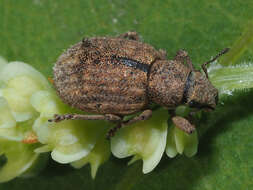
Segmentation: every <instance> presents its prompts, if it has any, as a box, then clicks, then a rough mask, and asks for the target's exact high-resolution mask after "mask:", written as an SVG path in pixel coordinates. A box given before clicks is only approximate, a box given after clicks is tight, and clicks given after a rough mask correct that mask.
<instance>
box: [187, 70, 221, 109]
mask: <svg viewBox="0 0 253 190" xmlns="http://www.w3.org/2000/svg"><path fill="white" fill-rule="evenodd" d="M185 101H186V102H185V103H186V104H188V105H189V106H190V107H194V108H199V109H202V108H207V109H214V108H215V107H216V105H217V103H218V90H217V89H216V88H215V87H214V86H213V85H212V84H211V82H210V81H209V80H208V78H207V77H206V76H205V75H204V74H202V73H201V72H199V71H192V72H191V73H190V75H189V77H188V80H187V83H186V89H185Z"/></svg>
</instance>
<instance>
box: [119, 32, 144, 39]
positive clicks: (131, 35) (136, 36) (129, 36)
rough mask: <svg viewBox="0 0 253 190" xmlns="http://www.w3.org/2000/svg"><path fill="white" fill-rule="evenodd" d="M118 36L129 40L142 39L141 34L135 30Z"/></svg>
mask: <svg viewBox="0 0 253 190" xmlns="http://www.w3.org/2000/svg"><path fill="white" fill-rule="evenodd" d="M118 38H124V39H128V40H136V41H139V40H140V36H139V34H138V33H137V32H135V31H128V32H126V33H123V34H120V35H119V36H118Z"/></svg>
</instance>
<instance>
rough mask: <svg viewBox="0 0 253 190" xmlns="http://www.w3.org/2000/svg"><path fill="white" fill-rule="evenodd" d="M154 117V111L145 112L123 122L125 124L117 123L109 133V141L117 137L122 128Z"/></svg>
mask: <svg viewBox="0 0 253 190" xmlns="http://www.w3.org/2000/svg"><path fill="white" fill-rule="evenodd" d="M151 116H152V110H149V109H148V110H144V111H143V112H142V113H141V114H140V115H138V116H136V117H134V118H132V119H129V120H127V121H123V122H119V123H117V125H116V126H115V127H113V128H112V129H110V130H109V131H108V133H107V139H110V138H111V137H113V136H114V135H115V133H116V132H117V131H118V130H119V129H120V128H121V127H125V126H128V125H131V124H133V123H136V122H138V121H144V120H147V119H149V118H150V117H151Z"/></svg>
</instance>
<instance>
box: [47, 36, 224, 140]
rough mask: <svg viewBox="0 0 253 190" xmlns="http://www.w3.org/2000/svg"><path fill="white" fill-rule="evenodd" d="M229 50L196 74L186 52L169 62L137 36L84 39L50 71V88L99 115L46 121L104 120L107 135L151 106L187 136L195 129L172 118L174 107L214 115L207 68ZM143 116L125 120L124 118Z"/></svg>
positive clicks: (212, 89) (149, 111)
mask: <svg viewBox="0 0 253 190" xmlns="http://www.w3.org/2000/svg"><path fill="white" fill-rule="evenodd" d="M227 51H228V49H225V50H223V51H222V52H220V53H219V54H218V55H217V56H216V57H214V58H213V59H212V60H210V61H208V62H206V63H204V64H203V65H202V68H203V70H204V72H205V75H203V74H202V73H201V72H200V71H197V70H195V69H194V67H193V65H192V62H191V60H190V58H189V56H188V54H187V52H186V51H183V50H179V51H178V52H177V54H176V56H175V58H174V60H167V56H166V53H165V51H164V50H156V49H155V48H153V47H152V46H151V45H149V44H146V43H142V42H140V41H139V36H138V34H137V33H136V32H127V33H125V34H122V35H120V36H117V37H95V38H85V39H83V40H82V41H81V42H79V43H77V44H75V45H74V46H72V47H71V48H69V49H68V50H67V51H65V52H64V53H63V54H62V55H61V56H60V57H59V59H58V61H57V62H56V64H55V66H54V85H55V87H56V90H57V92H58V95H59V96H60V97H61V99H62V100H63V101H64V102H65V103H67V104H69V105H70V106H72V107H74V108H78V109H80V110H82V111H86V112H91V113H95V114H97V115H82V114H65V115H57V114H56V115H55V117H54V119H51V120H49V121H50V122H53V121H54V122H60V121H62V120H65V119H82V120H108V121H111V122H114V123H115V125H116V126H115V127H114V128H112V129H111V130H110V131H109V132H108V137H111V136H113V135H114V133H115V132H116V130H117V129H119V128H120V127H122V126H126V125H129V124H132V123H134V122H137V121H140V120H146V119H148V118H150V117H151V116H152V109H151V108H150V105H151V103H155V104H158V105H160V106H163V107H166V108H168V110H170V113H171V114H172V121H173V122H174V123H175V125H176V126H177V127H179V128H180V129H182V130H184V131H185V132H187V133H191V132H193V130H195V127H194V125H192V124H191V123H190V122H189V121H188V120H187V119H185V118H183V117H179V116H175V114H173V113H174V111H173V110H175V108H176V107H177V106H178V105H182V104H185V105H188V106H189V107H193V108H197V109H206V110H212V109H214V108H215V107H216V105H217V102H218V90H217V89H216V88H215V87H214V86H213V85H212V84H211V83H210V81H209V80H208V75H207V70H206V65H207V64H208V63H211V62H213V61H214V60H216V59H217V58H218V57H219V56H221V55H222V54H224V53H226V52H227ZM137 112H142V113H140V114H139V115H138V116H136V117H134V118H132V119H130V120H127V121H126V120H123V117H124V116H126V115H130V114H134V113H137Z"/></svg>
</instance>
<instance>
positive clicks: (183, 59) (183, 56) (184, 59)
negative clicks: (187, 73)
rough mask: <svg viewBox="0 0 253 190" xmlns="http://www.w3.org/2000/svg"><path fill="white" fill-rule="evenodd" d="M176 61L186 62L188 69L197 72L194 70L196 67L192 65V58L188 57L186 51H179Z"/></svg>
mask: <svg viewBox="0 0 253 190" xmlns="http://www.w3.org/2000/svg"><path fill="white" fill-rule="evenodd" d="M174 60H176V61H179V62H181V63H184V62H186V64H187V65H188V67H189V68H190V69H191V70H192V71H194V70H195V69H194V66H193V64H192V61H191V58H190V56H189V55H188V53H187V52H186V51H184V50H182V49H181V50H178V52H177V54H176V56H175V57H174Z"/></svg>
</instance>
